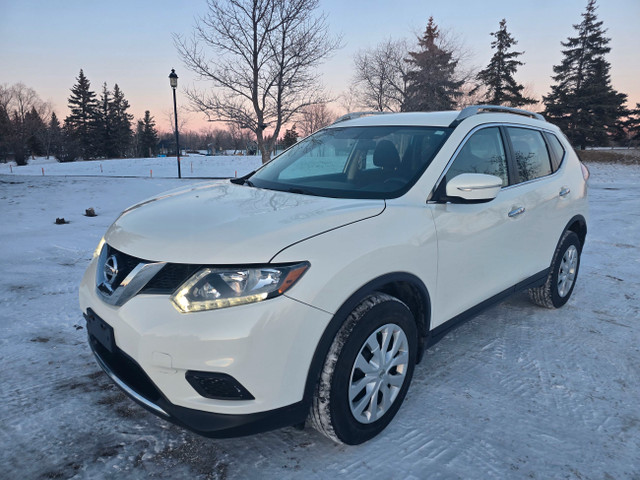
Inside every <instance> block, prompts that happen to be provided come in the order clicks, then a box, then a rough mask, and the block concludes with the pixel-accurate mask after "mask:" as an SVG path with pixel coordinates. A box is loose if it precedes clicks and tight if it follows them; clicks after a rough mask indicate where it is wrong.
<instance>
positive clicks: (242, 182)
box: [229, 170, 256, 187]
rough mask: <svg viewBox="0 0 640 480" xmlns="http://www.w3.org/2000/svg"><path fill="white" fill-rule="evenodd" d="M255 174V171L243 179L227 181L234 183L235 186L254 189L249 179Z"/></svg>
mask: <svg viewBox="0 0 640 480" xmlns="http://www.w3.org/2000/svg"><path fill="white" fill-rule="evenodd" d="M254 173H256V172H255V170H254V171H253V172H251V173H249V174H247V175H245V176H244V177H240V178H231V179H229V181H230V182H231V183H235V184H236V185H247V186H248V187H255V185H254V184H253V182H252V181H251V180H249V177H250V176H251V175H253V174H254Z"/></svg>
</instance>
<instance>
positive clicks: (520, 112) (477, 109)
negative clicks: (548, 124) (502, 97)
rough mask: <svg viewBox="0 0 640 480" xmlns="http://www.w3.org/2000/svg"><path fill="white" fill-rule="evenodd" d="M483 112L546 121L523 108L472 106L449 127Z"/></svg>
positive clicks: (465, 109) (461, 113) (464, 110)
mask: <svg viewBox="0 0 640 480" xmlns="http://www.w3.org/2000/svg"><path fill="white" fill-rule="evenodd" d="M483 112H485V113H486V112H502V113H513V114H515V115H523V116H525V117H530V118H535V119H536V120H542V121H543V122H544V121H545V119H544V117H543V116H542V115H540V114H539V113H535V112H530V111H528V110H522V109H521V108H513V107H503V106H501V105H472V106H470V107H466V108H464V109H463V110H462V111H461V112H460V114H459V115H458V116H457V117H456V119H455V120H454V121H453V122H452V123H451V125H449V126H450V127H456V126H457V125H459V124H460V122H462V121H463V120H464V119H465V118H469V117H472V116H473V115H477V114H478V113H483Z"/></svg>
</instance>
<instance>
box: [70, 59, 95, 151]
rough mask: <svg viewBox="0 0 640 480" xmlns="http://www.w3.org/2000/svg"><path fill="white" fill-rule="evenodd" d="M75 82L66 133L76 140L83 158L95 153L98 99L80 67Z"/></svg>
mask: <svg viewBox="0 0 640 480" xmlns="http://www.w3.org/2000/svg"><path fill="white" fill-rule="evenodd" d="M76 82H77V83H76V84H75V85H74V86H73V87H72V88H71V96H70V97H69V110H71V113H70V114H69V116H68V117H67V118H66V119H65V121H64V123H65V127H66V134H67V135H70V136H71V137H73V138H75V140H77V142H78V145H79V149H80V155H81V156H82V158H84V159H85V160H86V159H88V158H92V157H93V156H94V155H95V150H96V148H95V147H96V143H98V139H97V138H96V137H97V135H96V131H97V128H96V111H97V110H98V101H97V100H96V94H95V92H93V91H92V90H91V83H90V82H89V80H88V79H87V77H85V75H84V72H83V71H82V69H81V70H80V74H79V75H78V78H77V79H76Z"/></svg>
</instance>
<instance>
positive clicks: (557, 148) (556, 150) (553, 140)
mask: <svg viewBox="0 0 640 480" xmlns="http://www.w3.org/2000/svg"><path fill="white" fill-rule="evenodd" d="M544 136H545V138H546V139H547V143H548V144H549V149H550V150H551V165H552V167H553V171H554V172H555V171H556V170H558V168H560V165H561V164H562V159H563V158H564V147H563V146H562V144H561V143H560V140H558V137H556V136H555V135H554V134H552V133H546V132H545V134H544Z"/></svg>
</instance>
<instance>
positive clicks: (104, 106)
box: [0, 0, 640, 163]
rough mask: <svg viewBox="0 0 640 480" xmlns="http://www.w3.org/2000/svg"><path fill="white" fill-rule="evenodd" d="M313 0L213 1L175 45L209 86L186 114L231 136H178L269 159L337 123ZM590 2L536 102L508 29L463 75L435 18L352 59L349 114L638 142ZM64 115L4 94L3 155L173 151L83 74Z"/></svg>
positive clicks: (31, 95) (327, 38)
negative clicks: (455, 112) (507, 118)
mask: <svg viewBox="0 0 640 480" xmlns="http://www.w3.org/2000/svg"><path fill="white" fill-rule="evenodd" d="M318 7H319V0H285V1H283V0H262V1H261V2H255V1H254V0H221V1H219V2H209V3H208V10H207V13H206V14H205V15H203V16H202V17H201V18H199V19H198V20H197V22H196V25H195V32H194V35H193V36H192V37H190V38H184V37H181V36H175V37H174V41H175V45H176V48H177V49H178V52H179V54H180V55H181V57H182V59H183V61H184V63H185V65H186V66H187V68H189V69H190V70H192V71H194V72H195V73H196V74H197V75H198V76H199V77H201V78H203V79H207V80H209V81H210V82H211V83H212V87H213V88H211V89H209V90H206V91H198V90H196V89H193V88H187V89H186V91H185V93H186V95H187V97H188V98H189V100H190V104H191V107H192V108H193V109H194V110H195V111H198V112H202V113H204V114H205V115H206V116H207V118H208V119H209V120H212V121H219V122H223V123H224V124H226V125H227V130H226V131H225V130H220V131H216V130H211V129H209V130H208V131H207V130H204V131H202V132H201V133H200V134H195V133H187V134H186V135H185V134H184V133H183V132H181V135H182V136H183V137H184V138H185V139H189V142H187V143H185V145H186V146H187V148H197V149H203V148H211V149H212V150H215V151H221V150H228V149H231V148H233V149H236V150H237V149H240V148H246V146H247V145H248V144H250V143H253V144H254V145H255V148H256V150H257V151H258V152H259V153H261V155H262V158H263V161H267V160H268V159H269V158H270V156H271V153H272V152H273V150H274V148H275V146H276V144H277V143H278V142H282V139H280V136H281V132H282V131H283V130H284V129H285V127H286V126H291V125H294V126H293V127H290V128H289V129H287V130H286V131H285V132H284V136H285V137H286V141H285V143H286V144H291V142H293V141H295V139H297V137H298V130H296V128H295V127H299V130H301V133H302V134H303V135H308V134H310V133H312V132H313V131H315V130H317V129H318V128H321V127H323V126H325V125H327V124H329V123H331V122H332V121H333V120H334V119H335V115H334V114H333V112H331V110H330V109H329V108H328V107H327V104H328V103H330V102H332V101H334V100H336V99H335V98H332V97H330V96H329V95H328V94H327V93H326V92H325V91H324V90H323V88H322V86H321V85H320V82H319V73H318V71H317V67H318V66H319V65H320V64H321V63H322V62H323V61H325V60H326V59H327V58H328V57H329V56H331V54H332V53H333V52H334V51H335V50H336V49H338V48H340V47H341V39H340V38H339V37H332V36H331V35H329V33H328V25H327V21H326V20H327V17H326V15H324V14H320V15H318V14H316V10H317V9H318ZM596 10H597V6H596V0H588V3H587V7H586V9H585V11H584V12H583V13H582V20H581V22H580V23H579V24H575V25H573V27H574V29H575V35H574V36H570V37H568V38H567V40H566V41H564V42H561V45H562V47H563V49H562V55H563V57H562V61H561V62H560V64H559V65H555V66H553V72H554V75H553V77H552V79H553V84H552V86H551V91H550V92H549V94H548V95H546V96H544V97H542V99H541V101H540V100H539V99H537V98H534V97H533V95H532V94H531V92H530V91H528V89H527V87H525V86H523V85H522V84H521V83H518V81H517V80H516V74H517V71H518V69H519V67H521V66H522V65H524V62H523V60H522V58H523V55H524V53H525V52H522V51H518V50H516V49H515V46H516V45H517V43H518V42H517V40H516V39H515V37H514V36H513V35H512V33H511V32H509V31H508V29H507V21H506V19H502V20H501V21H500V22H499V25H498V29H497V30H496V31H495V32H491V34H490V35H491V36H492V37H493V40H492V42H491V49H492V51H493V55H492V57H491V59H490V61H489V63H488V64H487V66H486V67H485V68H483V69H481V70H479V71H474V70H473V69H471V68H468V67H466V66H465V65H466V63H467V61H466V60H467V59H465V56H468V52H465V51H464V49H463V48H461V47H460V45H459V44H458V43H457V42H456V39H455V38H453V37H452V36H451V35H450V34H448V32H446V31H442V30H441V29H440V28H439V26H438V25H437V24H436V22H435V20H434V18H433V17H430V18H429V19H428V22H427V26H426V29H425V32H424V34H423V35H422V36H421V37H419V38H418V39H417V44H416V45H415V46H413V47H411V46H410V44H409V42H408V41H407V40H402V39H401V40H391V39H390V40H387V41H385V42H382V43H380V44H379V45H377V46H375V47H372V48H369V49H366V50H363V51H361V52H359V53H358V54H357V55H356V56H355V58H354V71H355V74H354V77H353V82H352V85H351V88H350V93H349V94H345V95H343V101H344V104H343V106H344V107H345V109H346V110H347V111H353V110H354V109H357V108H360V109H362V108H364V109H370V110H377V111H433V110H451V109H456V108H462V107H464V106H467V105H471V104H481V103H489V104H497V105H505V106H511V107H521V106H527V105H529V106H530V107H528V108H531V109H534V110H537V111H541V113H543V114H544V115H545V116H546V117H547V118H548V119H549V120H550V121H551V122H553V123H555V124H557V125H558V126H559V127H560V128H562V129H563V131H564V132H565V133H566V134H567V136H568V137H569V139H570V140H571V142H572V143H573V144H574V145H575V146H577V147H580V148H585V147H587V146H605V145H608V144H610V143H611V142H616V143H618V144H621V145H637V144H639V143H640V104H636V105H635V108H630V107H627V106H626V102H627V96H626V95H625V94H624V93H620V92H618V91H616V90H615V89H614V88H613V86H612V84H611V77H610V68H611V65H610V63H609V62H608V61H607V59H606V55H607V54H608V53H609V52H610V47H609V41H610V39H609V38H607V37H606V29H604V28H603V22H602V21H599V20H598V18H597V15H596ZM69 109H70V112H71V113H70V114H69V116H68V117H67V118H65V120H64V122H63V123H62V124H61V123H60V121H59V120H58V118H57V117H56V115H55V113H53V112H52V111H51V107H50V105H49V104H47V103H46V102H43V101H42V100H41V99H40V98H39V97H38V96H37V94H36V93H35V91H33V90H32V89H30V88H28V87H26V86H25V85H23V84H16V85H13V86H9V87H7V86H0V158H5V159H6V157H7V155H8V154H9V153H11V154H13V155H14V156H15V159H16V162H18V163H21V162H26V159H27V158H28V156H29V155H42V154H46V155H55V156H56V158H58V159H59V160H60V161H70V160H73V159H76V158H83V159H92V158H113V157H125V156H140V157H144V156H152V155H155V154H157V152H158V148H159V146H160V144H165V145H171V144H172V141H171V133H168V134H165V136H164V138H163V137H162V136H159V135H158V132H157V130H156V126H155V120H154V118H153V117H152V116H151V115H150V113H149V112H148V111H147V112H146V113H145V116H144V118H142V119H139V120H138V121H137V122H136V124H135V128H134V125H133V124H132V122H133V116H132V115H131V114H129V113H128V109H129V102H128V101H127V100H126V99H125V97H124V93H123V92H122V90H121V89H120V88H119V86H118V85H117V84H116V85H114V87H113V89H111V90H110V89H109V88H108V87H107V85H106V84H103V87H102V91H101V93H100V96H98V95H96V93H95V92H94V91H92V90H91V86H90V82H89V80H88V79H87V78H86V77H85V75H84V72H83V71H82V70H80V74H79V76H78V77H77V78H76V84H75V85H74V86H73V87H72V89H71V96H70V97H69Z"/></svg>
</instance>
